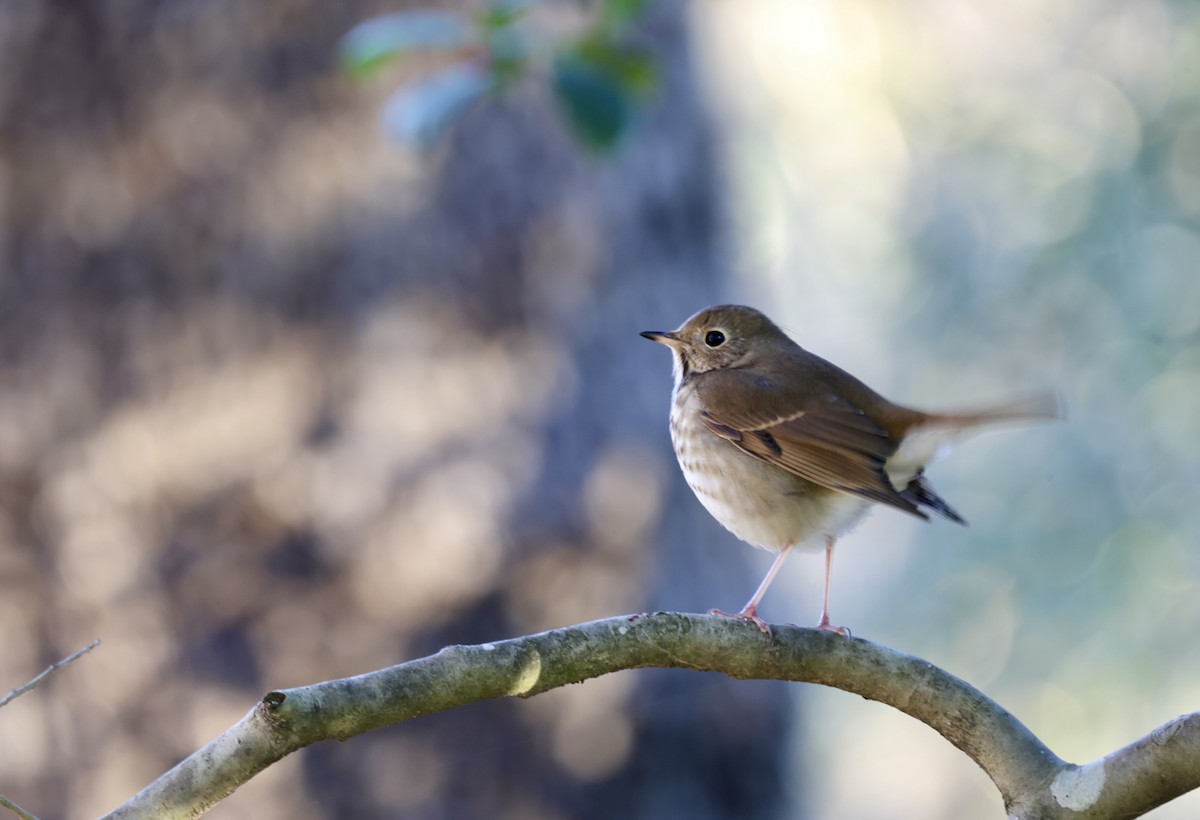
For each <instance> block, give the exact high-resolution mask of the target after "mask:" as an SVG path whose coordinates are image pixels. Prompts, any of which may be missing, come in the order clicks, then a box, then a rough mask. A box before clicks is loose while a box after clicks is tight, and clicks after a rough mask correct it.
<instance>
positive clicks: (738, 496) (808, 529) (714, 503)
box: [671, 382, 870, 552]
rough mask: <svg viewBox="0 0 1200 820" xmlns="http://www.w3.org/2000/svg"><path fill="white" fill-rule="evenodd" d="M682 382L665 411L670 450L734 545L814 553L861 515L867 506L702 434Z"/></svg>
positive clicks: (695, 403)
mask: <svg viewBox="0 0 1200 820" xmlns="http://www.w3.org/2000/svg"><path fill="white" fill-rule="evenodd" d="M700 410H701V407H700V405H699V402H698V400H697V398H696V396H695V394H694V391H692V390H691V386H690V385H689V384H687V383H686V382H685V383H684V384H683V385H682V386H680V387H677V388H676V390H675V395H674V400H673V401H672V406H671V443H672V444H673V445H674V447H675V455H676V457H677V458H678V459H679V466H680V468H681V469H682V470H683V475H684V478H685V479H686V480H687V483H688V486H690V487H691V488H692V492H694V493H695V494H696V497H697V498H698V499H699V500H700V503H701V504H703V505H704V508H705V509H706V510H708V512H709V514H711V515H712V516H713V518H715V519H717V521H719V522H720V523H721V525H722V526H724V527H725V528H726V529H727V530H729V531H730V532H732V533H733V534H734V535H736V536H737V537H738V538H740V539H741V540H743V541H745V542H747V543H749V544H752V545H754V546H756V547H761V548H762V549H766V550H770V551H772V552H778V551H780V550H782V549H784V548H786V547H788V546H798V547H801V548H804V547H812V548H817V547H820V546H823V545H824V540H825V536H827V535H838V534H841V533H843V532H845V531H846V530H848V529H849V528H851V527H853V526H854V524H856V523H857V522H858V520H859V519H860V518H861V517H862V516H863V514H864V513H865V512H866V510H867V508H868V506H869V504H870V502H868V501H866V500H865V499H862V498H859V497H857V496H853V495H850V494H848V493H843V492H839V491H837V490H831V489H828V488H826V487H822V486H820V485H818V484H814V483H812V482H810V481H807V480H805V479H803V478H800V477H799V476H797V475H794V474H792V473H790V472H788V471H787V470H784V469H782V468H780V467H776V466H774V465H772V464H769V463H767V462H764V461H761V460H759V459H758V458H755V457H754V456H751V455H749V454H748V453H745V452H743V451H742V450H740V449H738V448H737V446H736V445H734V444H732V443H731V442H729V441H726V440H725V439H723V438H721V437H720V436H717V435H716V434H714V433H713V432H712V431H711V430H709V429H708V428H707V427H706V426H705V425H704V423H703V422H702V421H701V419H700Z"/></svg>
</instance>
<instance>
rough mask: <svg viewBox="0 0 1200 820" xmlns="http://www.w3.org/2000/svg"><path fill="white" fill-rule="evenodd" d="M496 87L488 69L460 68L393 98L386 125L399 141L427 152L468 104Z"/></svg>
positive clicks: (470, 65)
mask: <svg viewBox="0 0 1200 820" xmlns="http://www.w3.org/2000/svg"><path fill="white" fill-rule="evenodd" d="M494 85H495V79H494V77H493V76H492V74H491V72H490V71H488V70H487V69H486V68H483V67H480V66H479V65H477V64H475V63H462V64H459V65H456V66H454V67H452V68H448V69H446V70H444V71H441V72H439V73H437V74H434V75H432V76H430V77H427V78H425V79H424V80H422V81H421V82H419V83H417V84H416V85H413V86H409V87H408V88H405V89H403V90H402V91H398V92H397V93H396V94H394V95H392V98H391V99H390V100H388V103H387V106H386V107H385V108H384V111H383V121H384V124H385V126H386V127H387V130H388V132H389V133H390V134H391V135H392V136H393V137H395V138H396V139H399V140H401V141H403V142H406V143H408V144H409V145H410V146H412V147H413V148H415V149H416V150H418V151H427V150H429V149H430V148H432V147H433V145H434V143H435V142H437V139H438V137H440V136H441V135H442V134H443V133H444V132H445V131H446V129H447V127H448V126H450V124H451V123H453V122H454V120H455V119H456V118H457V117H458V116H459V115H460V114H461V113H462V112H463V110H464V109H466V107H467V106H468V105H470V104H471V103H473V102H475V101H476V100H477V99H479V98H480V97H482V96H483V95H484V94H486V93H487V92H488V91H490V90H491V89H492V88H493V87H494Z"/></svg>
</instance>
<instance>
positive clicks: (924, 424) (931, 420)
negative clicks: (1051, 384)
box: [887, 391, 1064, 486]
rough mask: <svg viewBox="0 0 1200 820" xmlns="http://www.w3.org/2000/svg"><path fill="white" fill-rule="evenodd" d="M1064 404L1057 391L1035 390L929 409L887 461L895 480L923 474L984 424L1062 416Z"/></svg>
mask: <svg viewBox="0 0 1200 820" xmlns="http://www.w3.org/2000/svg"><path fill="white" fill-rule="evenodd" d="M1063 415H1064V407H1063V402H1062V399H1061V398H1060V396H1059V394H1058V393H1057V392H1054V391H1046V392H1043V393H1034V394H1030V395H1028V396H1024V397H1021V398H1017V399H1013V400H1011V401H1007V402H1004V403H1001V404H993V405H989V406H988V407H981V408H978V409H975V410H964V411H960V412H956V413H928V414H924V417H923V418H922V419H921V420H920V421H919V422H918V423H917V424H914V425H913V426H912V427H911V428H910V429H909V431H908V432H907V434H906V435H905V436H904V439H903V441H902V442H901V444H900V449H899V450H898V451H897V452H896V453H895V454H894V455H893V456H892V457H891V458H890V459H888V463H887V470H888V474H889V475H890V476H891V477H892V479H893V482H896V481H902V482H903V483H899V484H897V486H904V483H906V482H907V481H908V479H909V478H911V477H913V476H916V475H918V474H919V472H920V470H921V468H923V467H924V466H925V465H926V464H931V463H933V462H935V461H937V460H938V459H940V458H941V457H942V456H944V455H945V454H946V453H947V452H948V451H949V449H950V448H951V447H952V446H953V445H954V444H955V442H957V441H958V439H960V438H962V437H963V436H964V435H968V434H970V433H973V432H975V431H976V430H978V429H979V428H981V427H988V426H991V425H993V424H1004V423H1009V422H1017V423H1019V422H1032V421H1052V420H1054V419H1059V418H1062V417H1063Z"/></svg>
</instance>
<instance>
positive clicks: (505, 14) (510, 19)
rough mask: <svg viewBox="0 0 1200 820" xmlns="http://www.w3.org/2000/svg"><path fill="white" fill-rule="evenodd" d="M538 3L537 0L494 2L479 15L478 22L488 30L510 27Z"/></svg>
mask: <svg viewBox="0 0 1200 820" xmlns="http://www.w3.org/2000/svg"><path fill="white" fill-rule="evenodd" d="M538 2H539V0H494V2H492V3H490V4H489V5H488V7H487V10H486V11H484V12H483V13H482V14H481V15H479V22H480V24H481V25H483V26H484V27H485V28H489V29H498V28H504V27H505V26H511V25H512V24H513V23H515V22H516V21H517V20H519V19H521V18H522V17H524V16H525V12H527V11H529V9H530V8H532V7H533V6H536V5H537V4H538Z"/></svg>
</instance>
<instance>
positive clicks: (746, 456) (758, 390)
mask: <svg viewBox="0 0 1200 820" xmlns="http://www.w3.org/2000/svg"><path fill="white" fill-rule="evenodd" d="M641 335H642V336H643V337H645V338H647V339H650V340H651V341H654V342H659V343H661V344H663V345H666V346H667V347H668V348H670V350H671V353H672V356H673V365H674V366H673V375H674V387H673V389H672V391H671V413H670V432H671V442H672V445H673V446H674V449H675V455H676V458H677V459H678V461H679V466H680V468H681V469H682V471H683V475H684V477H685V478H686V480H687V483H688V485H689V486H690V487H691V488H692V491H693V492H694V493H695V494H696V497H697V498H698V499H699V500H700V503H701V504H703V505H704V507H705V509H707V510H708V512H709V513H710V514H711V515H712V516H713V517H714V518H715V519H716V520H717V521H718V522H720V524H721V525H722V526H724V527H725V528H726V529H727V530H729V531H730V532H732V533H733V534H734V535H735V536H737V537H738V538H739V539H741V540H742V541H745V542H746V543H748V544H751V545H753V546H755V547H759V548H762V549H765V550H768V551H770V552H773V553H776V558H775V560H774V562H773V563H772V564H771V568H770V569H769V570H768V571H767V574H766V576H765V577H764V578H763V580H762V583H760V584H759V585H758V588H757V589H756V590H755V592H754V594H753V596H751V598H750V600H749V601H748V602H747V603H746V605H745V606H744V607H742V609H741V610H740V611H739V612H736V613H729V612H724V611H722V610H719V609H714V610H712V611H711V614H713V615H719V616H724V617H727V618H736V619H739V620H745V621H750V622H753V623H754V624H755V625H756V626H757V627H758V628H759V629H760V630H762V631H763V632H764V633H766V634H768V635H769V634H770V627H769V626H768V624H767V623H766V621H764V620H763V619H762V618H761V617H760V616H759V614H758V607H759V604H760V602H761V601H762V598H763V595H764V594H766V591H767V588H768V587H769V586H770V585H771V582H772V581H773V580H774V579H775V576H776V574H777V573H778V572H779V570H780V568H781V567H782V566H783V562H784V560H785V559H786V558H787V556H788V554H789V553H790V552H791V551H792V550H794V549H797V548H800V549H802V550H816V551H819V550H820V549H821V547H822V546H823V547H824V550H825V587H824V594H823V598H822V604H821V615H820V619H819V620H818V622H817V625H816V628H817V629H820V630H825V631H830V632H835V633H838V634H840V635H844V636H846V637H850V630H849V629H847V628H846V627H844V626H834V625H832V624H831V622H830V617H829V588H830V578H831V576H832V571H833V552H834V547H835V546H836V544H837V541H838V538H839V537H841V536H842V535H844V534H846V533H847V532H849V531H850V530H851V529H853V527H854V526H855V525H857V524H858V523H859V521H860V520H861V519H862V518H863V517H864V516H865V515H866V514H867V512H868V510H869V509H870V508H871V507H872V505H874V504H882V505H885V506H888V507H892V508H895V509H898V510H902V511H903V512H905V513H908V514H910V515H913V516H916V517H917V518H921V519H924V520H926V521H928V520H929V519H930V513H936V514H937V515H940V516H942V517H943V518H946V519H949V520H950V521H953V522H955V523H958V524H963V525H965V524H966V521H965V520H964V519H963V517H962V516H961V515H959V514H958V513H957V512H956V511H955V510H954V508H952V507H951V506H950V505H949V504H948V503H946V501H945V500H944V499H943V498H942V497H941V496H940V495H938V493H937V492H936V491H935V490H934V489H933V486H932V485H931V484H930V483H929V480H928V479H927V478H926V476H925V467H926V466H927V465H928V464H929V463H931V462H933V461H935V460H936V459H938V458H940V457H941V456H943V455H944V454H945V453H946V451H947V450H948V449H949V447H950V446H951V445H952V444H954V443H955V441H956V440H957V439H959V438H960V437H961V436H963V435H964V434H966V433H970V432H973V431H975V430H976V429H978V428H980V427H984V426H987V425H991V424H996V423H1000V422H1013V421H1034V420H1044V419H1053V418H1057V417H1058V416H1059V414H1060V412H1059V399H1058V394H1057V393H1056V392H1054V391H1044V392H1040V393H1035V394H1030V395H1028V396H1025V397H1021V398H1017V399H1015V400H1011V401H1008V402H1004V403H998V404H994V405H991V406H989V407H985V408H981V409H976V410H967V411H960V412H953V413H928V412H923V411H920V410H914V409H911V408H908V407H904V406H901V405H898V404H893V403H892V402H890V401H888V400H887V399H885V398H884V397H883V396H881V395H880V394H879V393H876V392H875V391H874V390H872V389H871V388H870V387H868V386H867V385H866V384H864V383H863V382H861V381H860V380H858V379H857V378H855V377H854V376H852V375H850V374H849V373H847V372H846V371H845V370H842V369H841V368H839V367H837V366H836V365H834V364H832V363H830V362H828V361H826V360H825V359H822V358H821V357H820V356H817V355H816V354H814V353H810V352H809V351H807V350H805V349H804V348H802V347H801V346H800V345H799V344H797V343H796V342H794V341H793V340H792V339H791V338H789V337H788V335H787V334H786V333H785V332H784V331H783V330H781V329H780V328H779V327H778V326H777V325H776V324H775V323H774V322H772V321H771V320H770V319H769V318H767V317H766V316H765V315H764V314H763V313H762V312H760V311H758V310H756V309H754V308H751V307H746V306H744V305H717V306H714V307H709V308H706V309H704V310H701V311H699V312H698V313H696V314H695V315H693V316H692V317H690V318H689V319H688V320H687V321H685V322H684V323H683V324H682V325H681V326H680V327H679V328H678V329H676V330H670V331H661V330H647V331H643V332H642V333H641Z"/></svg>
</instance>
